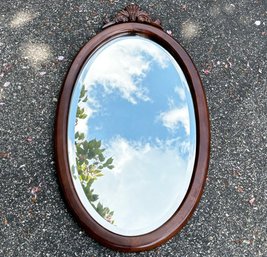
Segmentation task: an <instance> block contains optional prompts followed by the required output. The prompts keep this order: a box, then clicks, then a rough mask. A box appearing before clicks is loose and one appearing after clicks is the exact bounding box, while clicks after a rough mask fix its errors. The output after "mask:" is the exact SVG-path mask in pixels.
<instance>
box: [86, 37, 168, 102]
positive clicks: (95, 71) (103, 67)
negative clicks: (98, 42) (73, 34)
mask: <svg viewBox="0 0 267 257" xmlns="http://www.w3.org/2000/svg"><path fill="white" fill-rule="evenodd" d="M167 57H168V56H167V55H166V53H165V52H164V51H163V50H162V49H161V48H159V47H158V46H157V45H155V44H153V43H151V41H147V40H139V39H138V40H133V39H131V40H127V39H125V40H121V39H120V41H117V42H116V44H115V43H114V42H113V43H112V44H111V45H110V44H107V46H106V47H103V50H102V51H100V52H99V53H98V55H97V58H95V60H94V62H93V63H92V65H91V66H90V69H89V70H88V72H87V74H86V76H85V78H84V82H85V85H86V88H87V89H88V90H89V91H91V90H92V88H93V87H94V86H96V85H101V86H103V88H104V93H105V94H110V93H112V92H114V91H118V92H119V93H120V95H121V97H122V98H124V99H126V100H127V101H129V102H130V103H132V104H136V103H137V102H138V100H139V101H149V100H150V98H149V92H148V89H147V88H146V87H145V86H143V85H142V83H141V82H142V80H143V79H144V78H145V76H146V74H147V72H148V71H149V70H150V68H151V65H152V62H153V63H157V64H158V65H159V66H160V67H161V68H163V69H164V68H166V67H167V66H168V63H169V59H168V58H167Z"/></svg>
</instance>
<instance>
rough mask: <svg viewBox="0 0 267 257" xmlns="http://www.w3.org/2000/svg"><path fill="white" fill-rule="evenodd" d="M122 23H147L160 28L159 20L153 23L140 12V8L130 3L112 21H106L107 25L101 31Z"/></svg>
mask: <svg viewBox="0 0 267 257" xmlns="http://www.w3.org/2000/svg"><path fill="white" fill-rule="evenodd" d="M124 22H140V23H147V24H150V25H153V26H156V27H159V28H162V27H161V22H160V20H159V19H157V20H155V21H153V20H152V18H151V17H150V16H149V14H148V13H147V12H145V11H143V10H141V8H140V7H139V6H138V5H137V4H134V3H132V4H129V5H127V6H126V7H125V8H124V10H121V11H119V12H118V13H117V14H116V16H115V18H114V19H113V20H112V21H107V23H106V24H105V25H104V26H103V29H105V28H107V27H109V26H112V25H114V24H117V23H124Z"/></svg>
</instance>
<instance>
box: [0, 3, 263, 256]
mask: <svg viewBox="0 0 267 257" xmlns="http://www.w3.org/2000/svg"><path fill="white" fill-rule="evenodd" d="M128 3H129V2H126V1H107V0H102V1H86V0H64V1H63V0H61V1H59V0H55V1H52V0H48V1H42V0H36V1H29V0H14V1H11V0H2V1H0V56H1V58H0V110H1V111H0V138H1V140H0V193H1V196H0V221H1V223H0V256H5V257H6V256H22V257H26V256H87V257H109V256H110V257H111V256H116V257H119V256H181V257H186V256H188V257H197V256H205V257H208V256H216V257H217V256H227V257H234V256H236V257H237V256H242V257H244V256H252V257H254V256H264V257H266V256H267V210H266V209H267V186H266V184H267V180H266V178H267V172H266V168H267V167H266V166H267V165H266V162H267V153H266V147H267V142H266V137H267V131H266V128H267V117H266V115H267V105H266V102H267V100H266V99H267V92H266V87H267V85H266V66H267V62H266V59H267V58H266V57H267V56H266V54H267V26H266V25H267V24H266V23H267V19H266V16H267V2H266V1H264V0H239V1H225V0H222V1H215V0H214V1H207V0H199V1H193V0H190V1H180V0H177V1H166V0H164V1H155V0H153V1H136V3H137V4H139V5H140V6H141V7H142V8H143V9H145V10H146V11H148V12H149V13H150V14H151V15H152V17H154V18H160V19H161V21H162V23H163V26H164V28H165V30H171V32H172V34H173V36H174V38H175V39H177V40H178V41H179V42H180V43H181V45H183V46H184V47H185V48H186V50H187V51H188V53H189V54H190V55H191V57H192V59H193V60H194V62H195V64H196V66H197V67H198V69H199V71H200V75H201V78H202V80H203V84H204V88H205V91H206V94H207V100H208V105H209V111H210V120H211V135H212V141H211V160H210V168H209V175H208V181H207V184H206V187H205V191H204V194H203V197H202V199H201V202H200V204H199V205H198V208H197V211H196V212H195V213H194V215H193V217H192V218H191V220H190V221H189V222H188V224H187V225H186V226H185V227H184V228H183V229H182V231H181V232H180V233H179V234H177V235H176V236H175V237H174V238H173V239H171V240H170V241H169V242H168V243H166V244H164V245H163V246H161V247H159V248H156V249H155V250H152V251H149V252H143V253H132V254H127V253H118V252H114V251H112V250H109V249H107V248H105V247H103V246H101V245H99V244H98V243H96V242H95V241H94V240H92V239H91V238H90V237H89V236H87V235H86V234H85V233H84V231H83V230H82V229H81V228H80V227H79V225H78V224H77V223H76V221H75V220H74V219H73V217H72V216H71V214H70V213H69V212H68V210H67V207H66V204H65V202H64V200H63V197H62V194H61V192H60V188H59V181H58V179H57V175H56V168H55V160H54V148H53V140H54V135H53V133H54V130H53V126H54V121H55V113H56V105H57V99H58V97H59V92H60V88H61V85H62V82H63V80H64V76H65V74H66V73H67V70H68V68H69V66H70V64H71V61H72V59H73V58H74V57H75V55H76V54H77V52H78V50H79V49H80V47H81V46H83V45H84V44H85V43H86V42H87V41H88V40H89V39H90V38H92V37H93V36H94V35H95V34H96V33H97V32H99V31H100V29H101V26H102V21H103V20H105V18H106V17H110V16H112V15H114V14H115V13H116V11H118V10H120V9H122V8H124V7H125V6H126V4H128Z"/></svg>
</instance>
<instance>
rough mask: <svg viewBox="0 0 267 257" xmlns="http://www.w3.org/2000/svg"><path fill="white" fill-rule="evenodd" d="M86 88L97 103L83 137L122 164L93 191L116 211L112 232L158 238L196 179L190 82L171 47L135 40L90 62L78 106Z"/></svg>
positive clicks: (122, 41)
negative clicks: (153, 234) (157, 232)
mask: <svg viewBox="0 0 267 257" xmlns="http://www.w3.org/2000/svg"><path fill="white" fill-rule="evenodd" d="M83 83H84V84H85V86H86V89H87V90H88V98H89V101H88V102H87V103H82V104H81V107H83V108H85V109H86V112H87V114H88V119H86V120H84V121H79V123H78V125H77V126H76V128H75V131H81V132H86V133H87V139H88V140H91V139H94V138H96V139H98V140H101V141H102V144H103V145H104V146H105V148H106V151H105V154H106V156H107V157H110V156H112V157H113V159H114V165H115V168H114V169H113V170H112V171H110V170H107V171H106V172H105V176H103V177H101V178H100V179H98V180H97V181H96V182H95V183H94V184H93V187H94V189H95V192H96V193H97V194H99V195H100V201H101V203H103V204H104V206H108V207H109V208H110V209H111V210H114V220H115V223H116V227H114V226H113V227H114V228H112V225H108V226H109V229H110V230H112V231H114V232H118V233H121V234H125V235H133V234H138V233H146V232H148V231H151V230H152V229H153V228H155V227H157V226H158V225H159V224H158V223H160V224H162V223H164V222H165V221H166V220H167V219H168V218H169V217H170V216H171V215H172V214H173V213H174V211H175V210H176V209H177V207H178V205H179V204H180V202H181V201H182V199H183V197H184V196H185V193H186V191H187V187H188V185H189V183H190V179H191V174H192V169H193V164H194V154H195V144H196V132H195V120H194V110H193V103H192V98H191V95H190V92H189V89H188V86H187V83H186V79H185V77H184V75H183V73H182V72H181V69H180V67H179V66H178V65H177V63H176V62H175V61H174V60H173V59H172V57H171V56H170V55H169V54H168V53H167V52H166V51H165V50H164V49H163V48H161V47H159V46H158V45H156V44H155V43H153V42H151V41H149V40H147V39H144V38H141V37H138V36H135V37H130V36H127V37H122V38H119V39H116V40H113V41H112V42H111V43H108V44H107V45H106V46H105V47H102V48H101V49H99V50H98V51H97V52H96V53H95V54H94V55H93V57H92V58H91V59H90V60H89V61H88V62H87V64H86V65H85V66H84V68H83V70H82V73H81V74H80V76H79V80H78V82H77V84H76V86H75V90H74V93H73V97H72V102H71V105H72V106H75V105H77V102H78V97H79V94H80V90H81V86H82V84H83ZM72 110H73V112H71V113H70V119H69V140H71V141H73V140H74V130H73V129H74V117H75V113H76V109H75V108H72ZM95 218H96V219H97V220H98V221H99V222H100V223H101V222H102V223H103V222H105V221H101V219H102V218H100V219H99V218H98V217H97V216H96V217H95ZM105 225H106V224H105ZM110 226H111V227H110Z"/></svg>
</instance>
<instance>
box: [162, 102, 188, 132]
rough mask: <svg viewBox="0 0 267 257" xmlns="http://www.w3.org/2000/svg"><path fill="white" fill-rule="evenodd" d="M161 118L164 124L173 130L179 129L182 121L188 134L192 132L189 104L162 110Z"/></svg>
mask: <svg viewBox="0 0 267 257" xmlns="http://www.w3.org/2000/svg"><path fill="white" fill-rule="evenodd" d="M159 119H160V120H161V121H162V123H163V126H164V127H166V128H168V129H170V130H171V131H175V130H177V128H178V124H179V123H181V124H182V125H183V127H184V129H185V132H186V134H187V135H189V134H190V119H189V112H188V108H187V106H184V107H182V108H178V107H175V108H173V109H171V110H169V111H166V112H162V113H161V114H160V115H159Z"/></svg>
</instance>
